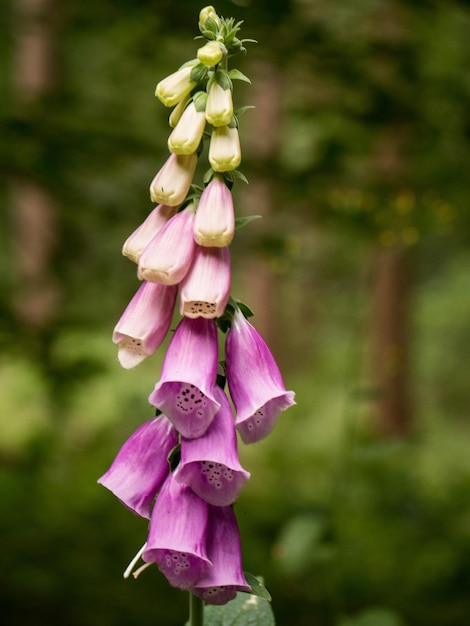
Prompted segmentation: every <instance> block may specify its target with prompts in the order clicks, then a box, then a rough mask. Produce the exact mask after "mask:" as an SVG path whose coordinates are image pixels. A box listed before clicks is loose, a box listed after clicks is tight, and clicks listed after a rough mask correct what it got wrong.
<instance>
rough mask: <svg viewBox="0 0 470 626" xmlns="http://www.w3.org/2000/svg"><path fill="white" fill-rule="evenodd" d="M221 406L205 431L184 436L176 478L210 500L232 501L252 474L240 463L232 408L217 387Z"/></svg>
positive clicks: (218, 502)
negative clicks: (194, 437)
mask: <svg viewBox="0 0 470 626" xmlns="http://www.w3.org/2000/svg"><path fill="white" fill-rule="evenodd" d="M215 397H216V398H217V400H218V401H219V402H220V409H219V410H218V411H217V413H216V414H215V416H214V419H213V420H212V423H211V425H210V426H209V428H208V429H207V430H206V432H205V433H204V435H202V436H201V437H198V438H197V439H185V438H184V437H183V438H182V439H181V460H180V464H179V465H178V472H177V473H176V479H177V480H178V481H180V482H182V483H184V484H186V485H188V486H189V487H191V489H192V490H193V491H194V492H195V493H197V495H198V496H199V497H201V498H202V499H203V500H205V501H206V502H209V504H213V505H215V506H228V505H230V504H233V502H235V500H236V499H237V497H238V494H239V492H240V490H241V488H242V487H243V485H244V484H245V483H246V481H247V480H248V478H249V477H250V474H249V472H247V471H245V470H244V469H243V467H242V466H241V464H240V461H239V458H238V451H237V436H236V432H235V424H234V422H233V416H232V410H231V408H230V404H229V401H228V398H227V396H226V395H225V393H224V392H223V391H222V389H220V387H216V390H215Z"/></svg>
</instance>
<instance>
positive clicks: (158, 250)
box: [137, 205, 196, 285]
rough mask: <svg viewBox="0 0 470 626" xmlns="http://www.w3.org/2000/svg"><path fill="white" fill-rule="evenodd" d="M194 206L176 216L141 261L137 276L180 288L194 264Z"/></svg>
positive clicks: (162, 230) (170, 220)
mask: <svg viewBox="0 0 470 626" xmlns="http://www.w3.org/2000/svg"><path fill="white" fill-rule="evenodd" d="M193 228H194V208H193V206H192V205H190V206H188V207H187V208H186V209H184V210H183V211H181V212H180V213H177V214H176V215H174V216H173V217H172V218H171V219H169V220H168V222H167V223H166V224H165V225H164V226H163V228H162V229H161V230H160V231H159V232H158V233H157V234H156V235H155V237H154V238H153V239H152V241H151V242H150V243H149V244H148V245H147V247H146V248H145V250H144V251H143V252H142V254H141V256H140V259H139V266H138V270H137V276H138V277H139V278H140V280H150V281H152V282H154V283H163V284H164V285H176V284H177V283H179V282H181V280H182V279H183V278H184V276H185V275H186V272H187V271H188V270H189V267H190V265H191V262H192V260H193V256H194V251H195V248H196V242H195V241H194V235H193Z"/></svg>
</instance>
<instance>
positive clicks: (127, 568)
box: [122, 543, 147, 578]
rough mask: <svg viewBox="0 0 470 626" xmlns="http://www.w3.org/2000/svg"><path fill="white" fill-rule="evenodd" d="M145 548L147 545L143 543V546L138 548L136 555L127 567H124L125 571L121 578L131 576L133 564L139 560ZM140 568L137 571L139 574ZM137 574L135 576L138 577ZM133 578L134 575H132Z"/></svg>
mask: <svg viewBox="0 0 470 626" xmlns="http://www.w3.org/2000/svg"><path fill="white" fill-rule="evenodd" d="M146 547H147V544H146V543H144V545H143V546H142V547H141V548H140V550H139V551H138V552H137V554H136V555H135V557H134V558H133V559H132V561H131V562H130V563H129V565H128V566H127V567H126V571H125V572H124V574H123V575H122V576H123V578H129V576H130V575H131V574H132V570H133V569H134V567H135V564H136V563H137V561H138V560H139V559H140V557H141V556H142V554H143V553H144V550H145V548H146ZM141 569H142V568H139V569H138V570H137V572H139V573H140V570H141ZM138 575H139V574H137V576H138ZM134 577H135V574H134Z"/></svg>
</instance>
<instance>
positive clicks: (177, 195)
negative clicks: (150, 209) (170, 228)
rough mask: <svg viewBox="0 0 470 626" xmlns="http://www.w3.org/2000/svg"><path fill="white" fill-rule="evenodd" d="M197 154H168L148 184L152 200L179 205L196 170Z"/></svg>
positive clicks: (168, 204) (169, 204)
mask: <svg viewBox="0 0 470 626" xmlns="http://www.w3.org/2000/svg"><path fill="white" fill-rule="evenodd" d="M196 165H197V155H196V154H195V153H192V154H170V156H169V157H168V159H167V160H166V161H165V163H164V164H163V165H162V167H161V169H160V170H159V171H158V172H157V174H156V176H155V178H154V179H153V180H152V182H151V184H150V198H151V199H152V202H158V203H160V204H166V205H167V206H179V205H180V204H182V202H183V200H184V199H185V198H186V196H187V194H188V191H189V188H190V187H191V183H192V180H193V176H194V172H195V171H196Z"/></svg>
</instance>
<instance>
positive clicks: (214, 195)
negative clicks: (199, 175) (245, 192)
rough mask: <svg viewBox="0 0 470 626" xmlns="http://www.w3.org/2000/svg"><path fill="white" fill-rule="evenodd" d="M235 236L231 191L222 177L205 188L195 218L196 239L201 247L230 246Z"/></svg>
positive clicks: (217, 177) (215, 178)
mask: <svg viewBox="0 0 470 626" xmlns="http://www.w3.org/2000/svg"><path fill="white" fill-rule="evenodd" d="M234 234H235V214H234V210H233V198H232V194H231V192H230V189H229V188H228V187H227V185H226V184H225V183H224V181H223V179H222V178H221V177H220V176H214V178H213V179H212V180H211V181H210V183H209V184H208V185H207V187H205V189H204V190H203V192H202V194H201V198H200V200H199V204H198V205H197V211H196V217H195V218H194V239H195V240H196V242H197V243H198V244H199V245H200V246H210V247H213V246H216V247H223V246H228V245H229V244H230V243H231V241H232V239H233V236H234Z"/></svg>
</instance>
